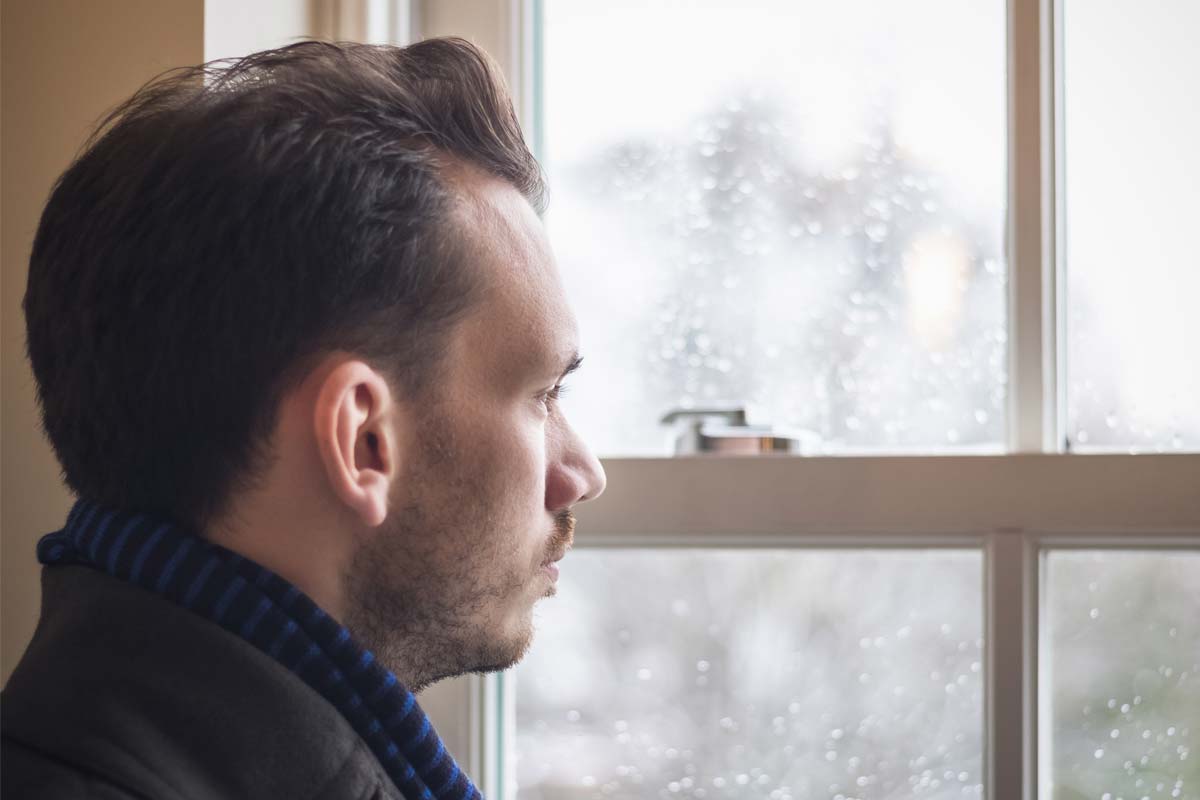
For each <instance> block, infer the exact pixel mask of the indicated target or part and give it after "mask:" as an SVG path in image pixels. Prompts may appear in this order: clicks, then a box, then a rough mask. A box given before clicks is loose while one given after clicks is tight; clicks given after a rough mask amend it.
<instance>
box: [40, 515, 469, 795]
mask: <svg viewBox="0 0 1200 800" xmlns="http://www.w3.org/2000/svg"><path fill="white" fill-rule="evenodd" d="M37 556H38V561H40V562H41V563H43V564H47V565H54V564H84V565H87V566H89V567H93V568H95V569H98V570H101V571H102V572H106V573H108V574H109V575H112V576H113V577H115V578H119V579H120V580H124V581H128V582H129V583H132V584H136V585H137V586H140V587H142V588H143V589H147V590H149V591H151V592H155V593H157V594H160V595H163V596H165V597H167V598H169V599H170V600H171V601H172V602H174V603H176V604H178V605H181V606H183V607H184V608H188V609H190V610H192V611H194V612H195V613H197V614H199V615H201V616H203V617H206V618H208V619H209V620H212V621H213V622H215V623H217V624H218V625H220V626H221V627H222V628H224V629H225V630H227V631H229V632H230V633H232V634H233V635H234V636H239V637H241V638H242V639H245V640H246V641H247V642H249V643H250V644H252V645H254V646H255V647H257V648H258V649H259V650H261V651H262V652H264V653H266V654H267V655H269V656H270V657H271V658H273V659H275V660H276V661H278V662H279V663H280V664H282V665H283V666H285V667H287V668H288V669H289V670H291V671H292V672H293V673H295V674H296V675H297V676H299V677H300V678H301V679H302V680H303V681H304V682H305V683H307V684H308V685H309V686H311V687H312V688H313V690H314V691H316V692H317V693H318V694H320V695H321V696H322V697H324V698H325V699H326V700H328V701H329V702H330V703H332V704H333V706H334V708H336V709H337V710H338V711H339V712H340V713H341V715H342V716H343V717H345V718H346V721H347V722H349V723H350V725H351V726H352V727H353V728H354V730H355V731H356V732H357V733H358V735H359V736H361V737H362V738H363V740H364V741H365V742H366V743H367V744H368V745H369V746H370V747H371V750H372V752H374V753H375V756H376V757H377V758H378V759H379V762H380V764H382V765H383V767H384V769H385V770H386V771H387V774H388V776H389V777H390V778H391V779H392V781H393V782H394V783H395V784H396V787H397V788H398V789H399V790H400V791H401V793H403V795H404V796H405V797H406V798H408V799H409V800H417V798H420V799H421V800H433V799H434V798H437V799H438V800H441V799H442V798H452V800H482V795H481V794H480V793H479V791H478V790H477V789H476V788H475V786H474V785H473V784H472V783H471V780H470V779H469V778H468V777H467V776H466V774H465V773H463V771H462V770H461V769H459V767H458V765H457V764H455V762H454V758H453V757H452V756H451V755H450V754H449V753H448V752H446V748H445V746H444V745H443V744H442V742H441V739H440V738H439V737H438V735H437V732H436V731H434V730H433V727H432V726H431V725H430V722H429V718H428V717H426V716H425V712H424V711H422V710H421V707H420V705H418V704H417V700H416V697H415V696H414V695H413V694H412V692H410V691H409V690H408V689H407V688H405V687H404V686H403V684H401V683H400V682H399V681H397V680H396V676H395V675H393V674H392V673H391V671H390V670H388V669H387V668H385V667H384V666H383V665H381V664H379V663H377V662H376V661H375V656H374V655H373V654H372V653H371V651H370V650H367V649H365V648H363V647H362V646H361V645H359V644H358V642H356V641H355V640H354V637H353V636H351V635H350V631H349V630H347V629H346V628H345V627H343V626H342V625H340V624H338V622H337V621H336V620H335V619H333V618H332V617H330V616H329V615H328V614H326V613H325V612H324V611H322V610H321V609H320V608H319V607H318V606H317V605H316V603H314V602H313V601H312V600H310V599H309V598H308V597H307V596H306V595H305V594H304V593H303V592H301V591H300V590H299V589H297V588H296V587H295V586H293V585H292V584H291V583H289V582H288V581H286V580H285V579H283V578H281V577H280V576H279V575H276V574H275V573H274V572H272V571H271V570H269V569H266V568H265V567H263V566H260V565H259V564H256V563H254V562H253V561H251V560H249V559H247V558H244V557H242V556H240V555H238V554H237V553H234V552H233V551H231V550H228V549H226V548H224V547H221V546H220V545H216V544H213V543H211V542H208V541H206V540H204V539H202V538H200V537H199V536H196V535H195V534H192V533H189V532H188V531H186V530H184V529H183V528H181V527H179V526H177V525H174V524H172V523H171V522H167V521H166V520H163V519H155V518H153V517H151V516H150V515H146V514H132V513H124V512H119V511H112V510H108V509H104V508H101V507H99V506H97V505H96V504H94V503H89V502H85V501H82V500H81V501H80V502H78V503H76V504H75V507H74V508H73V509H72V510H71V513H70V516H68V517H67V524H66V527H65V528H63V529H62V530H60V531H56V532H54V533H50V534H47V535H45V536H43V537H42V538H41V540H40V541H39V542H38V546H37Z"/></svg>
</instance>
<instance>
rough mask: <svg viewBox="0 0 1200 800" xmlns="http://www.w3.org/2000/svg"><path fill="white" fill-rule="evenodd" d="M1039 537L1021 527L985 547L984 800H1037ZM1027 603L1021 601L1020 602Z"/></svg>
mask: <svg viewBox="0 0 1200 800" xmlns="http://www.w3.org/2000/svg"><path fill="white" fill-rule="evenodd" d="M1039 553H1040V548H1039V546H1038V541H1037V537H1036V536H1034V535H1032V534H1029V533H1026V532H1024V531H1021V530H1016V529H1000V530H996V531H993V532H991V533H989V534H988V537H987V544H986V545H985V555H984V569H985V571H986V575H985V576H984V586H985V592H986V598H985V602H984V617H985V619H984V642H985V645H984V647H985V649H986V651H987V667H986V672H985V681H986V682H985V692H986V698H985V701H984V719H985V723H984V724H985V727H986V730H985V731H984V741H985V745H984V774H985V781H984V786H985V793H984V794H985V797H988V798H993V800H995V799H996V798H1014V799H1016V798H1023V800H1035V798H1036V797H1037V772H1038V766H1037V760H1038V752H1037V748H1036V735H1035V734H1036V731H1037V698H1038V691H1037V685H1038V680H1037V677H1038V676H1037V638H1038V624H1037V621H1038V609H1039V597H1038V595H1039V585H1038V576H1039V572H1040V570H1039V569H1038V561H1039V558H1040V555H1039ZM1014 598H1020V602H1013V599H1014Z"/></svg>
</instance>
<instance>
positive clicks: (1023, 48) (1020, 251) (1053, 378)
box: [1007, 0, 1063, 453]
mask: <svg viewBox="0 0 1200 800" xmlns="http://www.w3.org/2000/svg"><path fill="white" fill-rule="evenodd" d="M1057 1H1058V0H1009V3H1008V37H1007V48H1008V213H1007V227H1008V231H1007V255H1008V265H1009V269H1008V275H1009V311H1008V321H1009V325H1008V343H1009V345H1008V375H1009V386H1008V450H1009V452H1010V453H1057V452H1061V451H1062V449H1063V448H1062V442H1063V436H1062V433H1063V426H1062V420H1061V416H1062V410H1063V403H1062V402H1061V399H1060V398H1061V389H1060V386H1059V384H1060V383H1061V381H1060V379H1059V376H1060V374H1061V373H1060V369H1059V368H1060V363H1059V362H1060V352H1061V339H1062V336H1061V335H1060V330H1061V316H1062V315H1061V313H1060V306H1061V303H1060V301H1059V299H1058V297H1059V295H1060V294H1061V291H1060V289H1061V286H1060V285H1059V284H1058V267H1057V265H1058V261H1059V259H1058V258H1057V247H1058V243H1057V241H1056V240H1057V237H1056V236H1055V232H1056V219H1057V216H1058V214H1057V208H1058V206H1057V203H1056V189H1057V186H1056V184H1057V181H1056V177H1057V173H1056V163H1057V159H1056V155H1057V137H1056V134H1055V128H1056V125H1055V121H1056V119H1055V118H1056V113H1057V109H1056V103H1055V94H1056V86H1055V80H1056V76H1057V70H1056V68H1055V59H1056V55H1055V53H1056V51H1057V49H1058V48H1056V47H1055V44H1056V42H1055V34H1054V30H1055V24H1054V23H1055V16H1056V14H1055V4H1056V2H1057Z"/></svg>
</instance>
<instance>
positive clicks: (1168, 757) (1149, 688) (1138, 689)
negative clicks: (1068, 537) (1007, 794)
mask: <svg viewBox="0 0 1200 800" xmlns="http://www.w3.org/2000/svg"><path fill="white" fill-rule="evenodd" d="M1045 570H1046V574H1045V586H1046V599H1045V619H1046V622H1047V625H1048V626H1049V628H1048V630H1047V631H1046V636H1045V639H1044V641H1045V642H1046V643H1047V645H1048V646H1049V652H1047V653H1045V654H1044V656H1045V657H1046V659H1047V662H1048V664H1049V667H1048V672H1049V675H1050V682H1049V690H1050V693H1051V694H1050V702H1051V709H1050V710H1051V714H1050V719H1049V720H1048V722H1047V723H1044V725H1045V727H1043V731H1042V736H1043V737H1044V738H1045V737H1049V742H1050V748H1049V749H1050V751H1051V753H1052V756H1051V758H1050V760H1049V763H1048V764H1043V769H1049V771H1050V774H1049V775H1048V776H1044V780H1043V783H1045V781H1046V780H1049V781H1050V782H1051V783H1052V784H1053V795H1052V796H1053V797H1054V798H1083V797H1086V798H1099V799H1100V800H1103V799H1104V798H1108V800H1115V799H1116V798H1118V797H1123V798H1131V799H1132V798H1144V797H1151V798H1176V799H1177V800H1200V752H1197V745H1200V617H1198V614H1200V552H1195V551H1192V552H1092V551H1089V552H1072V551H1058V552H1052V553H1050V554H1048V556H1047V558H1046V562H1045Z"/></svg>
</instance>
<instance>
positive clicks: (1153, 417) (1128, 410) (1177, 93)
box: [1063, 0, 1200, 451]
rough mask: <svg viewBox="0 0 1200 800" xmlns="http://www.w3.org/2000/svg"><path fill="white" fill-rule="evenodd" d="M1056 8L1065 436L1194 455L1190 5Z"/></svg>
mask: <svg viewBox="0 0 1200 800" xmlns="http://www.w3.org/2000/svg"><path fill="white" fill-rule="evenodd" d="M1064 5H1065V9H1064V15H1065V16H1064V21H1065V24H1064V32H1063V36H1064V43H1063V57H1064V70H1065V76H1064V81H1065V87H1064V92H1063V97H1064V103H1065V108H1064V113H1065V126H1064V127H1065V145H1066V154H1065V169H1066V204H1067V205H1066V237H1067V239H1066V242H1067V276H1068V282H1067V303H1068V309H1067V310H1068V318H1067V325H1068V328H1067V340H1068V346H1069V351H1068V362H1067V370H1068V373H1067V374H1068V395H1067V399H1068V437H1069V439H1070V442H1071V445H1072V447H1073V448H1074V449H1108V448H1112V447H1119V448H1121V449H1134V450H1149V451H1161V450H1197V449H1200V358H1197V356H1196V343H1197V342H1200V314H1197V313H1196V312H1195V308H1194V307H1195V303H1196V298H1197V297H1200V250H1198V249H1197V247H1196V236H1195V230H1196V220H1197V219H1200V148H1197V147H1196V142H1198V141H1200V103H1197V102H1196V97H1197V88H1196V87H1197V76H1200V49H1198V48H1197V47H1196V41H1195V39H1196V37H1195V34H1196V31H1198V30H1200V3H1197V2H1195V0H1154V1H1153V2H1145V3H1129V2H1124V1H1123V0H1087V2H1074V0H1069V1H1068V2H1066V3H1065V4H1064Z"/></svg>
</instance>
